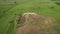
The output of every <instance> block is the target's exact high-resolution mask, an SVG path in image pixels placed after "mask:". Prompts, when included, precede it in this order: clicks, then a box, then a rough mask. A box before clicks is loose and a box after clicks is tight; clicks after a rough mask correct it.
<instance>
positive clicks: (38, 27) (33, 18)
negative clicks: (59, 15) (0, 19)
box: [15, 13, 57, 34]
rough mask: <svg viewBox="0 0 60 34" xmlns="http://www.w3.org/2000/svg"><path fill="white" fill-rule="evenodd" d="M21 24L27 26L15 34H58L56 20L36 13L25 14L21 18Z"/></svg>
mask: <svg viewBox="0 0 60 34" xmlns="http://www.w3.org/2000/svg"><path fill="white" fill-rule="evenodd" d="M18 23H19V24H25V25H24V26H22V27H19V28H17V29H16V31H15V34H57V32H56V31H55V30H54V28H53V26H56V25H57V22H56V20H55V19H53V18H51V17H45V16H42V15H39V14H36V13H24V14H22V15H21V16H20V17H19V20H18Z"/></svg>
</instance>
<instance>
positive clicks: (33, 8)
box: [0, 0, 60, 34]
mask: <svg viewBox="0 0 60 34" xmlns="http://www.w3.org/2000/svg"><path fill="white" fill-rule="evenodd" d="M42 1H43V0H29V1H28V0H26V1H23V2H20V3H17V4H11V3H0V34H13V33H14V28H15V27H16V23H17V21H16V20H17V19H18V16H19V14H22V13H26V12H35V13H38V14H41V15H45V16H51V17H54V18H55V19H56V20H57V22H58V23H60V6H58V5H56V4H54V3H53V2H46V1H45V2H44V1H43V2H42ZM52 7H53V8H52ZM56 30H57V31H58V33H59V32H60V29H59V30H58V29H56Z"/></svg>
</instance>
